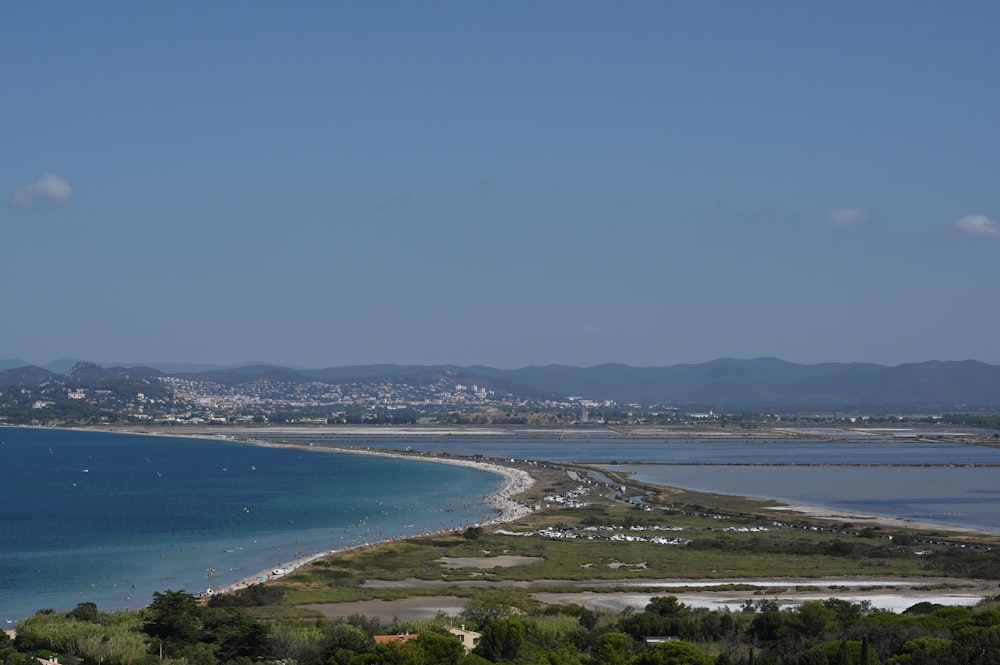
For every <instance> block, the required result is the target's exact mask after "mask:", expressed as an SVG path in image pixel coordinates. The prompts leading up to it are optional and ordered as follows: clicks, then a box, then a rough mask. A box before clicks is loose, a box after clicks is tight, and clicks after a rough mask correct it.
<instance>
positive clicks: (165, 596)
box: [144, 589, 204, 655]
mask: <svg viewBox="0 0 1000 665" xmlns="http://www.w3.org/2000/svg"><path fill="white" fill-rule="evenodd" d="M146 615H147V617H148V619H147V621H146V625H145V627H144V630H145V632H146V634H147V635H149V636H150V637H152V638H154V639H156V640H160V641H162V643H163V646H164V649H165V651H166V652H167V653H168V654H169V655H179V654H180V652H181V651H182V650H183V647H184V646H186V645H192V644H196V643H197V642H199V641H200V640H201V638H202V634H203V630H204V622H203V618H202V607H201V605H199V604H198V601H197V599H195V597H194V596H192V595H191V594H189V593H187V592H185V591H172V590H170V589H167V590H166V591H164V592H162V593H161V592H159V591H155V592H153V602H152V603H150V605H149V607H148V608H147V609H146Z"/></svg>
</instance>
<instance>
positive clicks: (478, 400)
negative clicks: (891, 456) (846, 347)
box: [0, 363, 998, 430]
mask: <svg viewBox="0 0 1000 665" xmlns="http://www.w3.org/2000/svg"><path fill="white" fill-rule="evenodd" d="M36 370H37V371H36ZM357 373H359V374H362V373H364V372H360V371H359V372H357ZM397 373H398V372H397ZM465 377H468V373H467V372H466V373H465V374H464V376H463V374H461V373H458V372H450V371H435V372H430V373H429V372H427V371H421V372H418V373H414V374H413V375H412V376H411V377H409V378H407V377H406V376H396V377H389V376H385V375H384V373H383V375H379V376H372V377H369V378H365V379H361V378H351V379H340V380H335V379H329V378H328V379H324V380H319V379H310V378H309V377H306V376H303V375H301V374H296V373H294V372H291V371H288V370H284V369H276V368H257V369H254V370H247V369H243V370H240V371H234V372H202V373H191V374H186V375H184V374H178V375H170V374H165V373H162V372H158V371H155V370H151V369H149V368H112V369H105V368H102V367H100V366H98V365H94V364H92V363H78V364H77V365H76V366H74V367H73V368H71V369H70V370H69V371H67V372H65V373H64V374H56V373H54V372H46V371H44V370H40V369H38V368H19V369H13V370H5V371H2V372H0V424H10V425H45V426H60V425H61V426H74V425H110V424H126V423H133V424H145V425H163V426H184V425H197V426H212V425H264V424H302V425H369V426H386V425H426V426H430V425H451V426H477V425H478V426H482V425H492V426H501V425H506V426H516V425H530V426H537V427H572V426H578V427H582V426H589V427H593V426H608V427H612V426H642V425H650V426H652V425H671V426H679V425H683V426H688V427H693V428H698V427H701V428H720V427H739V428H743V429H744V430H750V429H753V428H756V427H774V426H776V425H783V424H787V425H791V424H800V425H805V424H810V423H821V424H822V423H827V424H847V425H859V426H861V425H867V426H873V425H876V424H885V423H897V424H898V423H922V424H923V425H935V426H936V425H959V426H968V427H985V428H993V429H995V428H997V426H998V417H997V415H996V414H995V413H990V412H982V411H978V412H974V413H972V412H969V413H954V412H932V411H912V410H911V411H898V412H892V411H887V410H885V409H872V410H870V411H864V410H859V409H851V410H843V411H832V410H831V411H817V410H783V411H782V410H767V411H761V410H753V409H731V408H730V409H727V408H718V409H716V408H712V407H711V406H704V405H703V406H702V407H701V408H691V407H690V406H688V405H677V404H669V403H655V402H622V401H617V400H614V399H595V398H594V397H592V396H581V395H566V396H545V397H540V396H538V395H531V394H518V392H517V391H515V390H512V389H510V388H507V389H504V388H501V387H499V385H498V384H499V382H498V381H496V380H490V379H483V380H482V382H481V383H473V382H469V380H468V378H465Z"/></svg>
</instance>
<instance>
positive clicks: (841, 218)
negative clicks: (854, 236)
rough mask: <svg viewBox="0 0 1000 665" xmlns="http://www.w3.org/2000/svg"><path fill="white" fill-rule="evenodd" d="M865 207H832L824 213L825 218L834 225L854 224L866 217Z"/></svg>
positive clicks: (864, 219)
mask: <svg viewBox="0 0 1000 665" xmlns="http://www.w3.org/2000/svg"><path fill="white" fill-rule="evenodd" d="M868 214H869V213H868V210H867V209H865V208H834V209H833V210H831V211H830V212H828V213H827V214H826V220H827V221H828V222H830V223H831V224H833V225H834V226H854V225H855V224H860V223H862V222H864V221H866V220H867V219H868Z"/></svg>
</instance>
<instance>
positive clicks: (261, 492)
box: [0, 428, 503, 621]
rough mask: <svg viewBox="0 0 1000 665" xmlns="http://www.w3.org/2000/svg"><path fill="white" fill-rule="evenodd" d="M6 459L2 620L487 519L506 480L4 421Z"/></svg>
mask: <svg viewBox="0 0 1000 665" xmlns="http://www.w3.org/2000/svg"><path fill="white" fill-rule="evenodd" d="M0 460H2V462H3V480H2V490H0V503H2V506H0V511H2V515H3V530H2V534H0V620H3V621H6V620H7V619H11V620H16V619H17V618H19V617H23V616H26V615H29V614H32V613H33V612H35V611H37V610H39V609H42V608H47V607H51V608H54V609H59V610H68V609H72V608H73V607H75V606H76V604H77V603H79V602H84V601H88V602H96V603H97V604H98V605H99V606H100V607H101V608H102V609H108V610H111V609H118V608H122V607H136V606H139V605H143V604H147V603H148V602H149V601H150V600H151V599H152V593H153V592H154V591H162V590H164V589H168V588H169V589H187V590H189V591H196V590H200V589H204V588H208V587H215V586H221V585H223V584H225V583H227V582H232V581H235V580H237V579H240V578H242V577H244V576H247V575H252V574H254V573H256V572H258V571H261V570H264V569H269V568H272V567H276V566H278V565H279V564H280V563H282V562H285V561H290V560H292V559H293V558H295V557H296V555H303V554H310V553H314V552H321V551H326V550H330V549H338V548H341V547H346V546H349V545H354V544H358V543H361V542H368V541H374V540H381V539H384V538H391V537H400V536H405V535H412V534H415V533H420V532H425V531H431V530H437V529H440V528H442V527H454V526H461V525H463V524H469V523H474V522H480V521H484V520H485V519H488V518H490V517H493V516H494V515H495V514H496V511H494V510H493V509H492V508H490V507H489V506H487V505H486V504H484V503H483V501H482V500H483V498H484V497H485V496H486V495H487V494H489V493H490V492H492V491H494V490H495V489H497V488H498V487H500V485H501V484H502V482H503V479H502V478H501V477H500V476H498V475H496V474H493V473H490V472H486V471H482V470H479V469H471V468H467V467H458V466H453V465H445V464H435V463H431V462H422V461H419V460H401V459H393V458H384V457H374V456H368V455H348V454H331V453H324V452H318V451H310V450H303V449H289V448H267V447H261V446H253V445H247V444H240V443H233V442H227V441H223V440H200V439H188V438H165V437H148V436H132V435H123V434H107V433H100V432H77V431H64V430H48V429H24V428H0ZM210 572H211V575H210V574H209V573H210Z"/></svg>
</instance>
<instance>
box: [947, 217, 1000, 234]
mask: <svg viewBox="0 0 1000 665" xmlns="http://www.w3.org/2000/svg"><path fill="white" fill-rule="evenodd" d="M955 230H956V231H958V232H959V233H964V234H965V235H970V236H987V237H990V238H1000V222H995V221H993V220H992V219H990V218H989V217H986V216H984V215H968V216H967V217H963V218H962V219H960V220H958V221H957V222H955Z"/></svg>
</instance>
